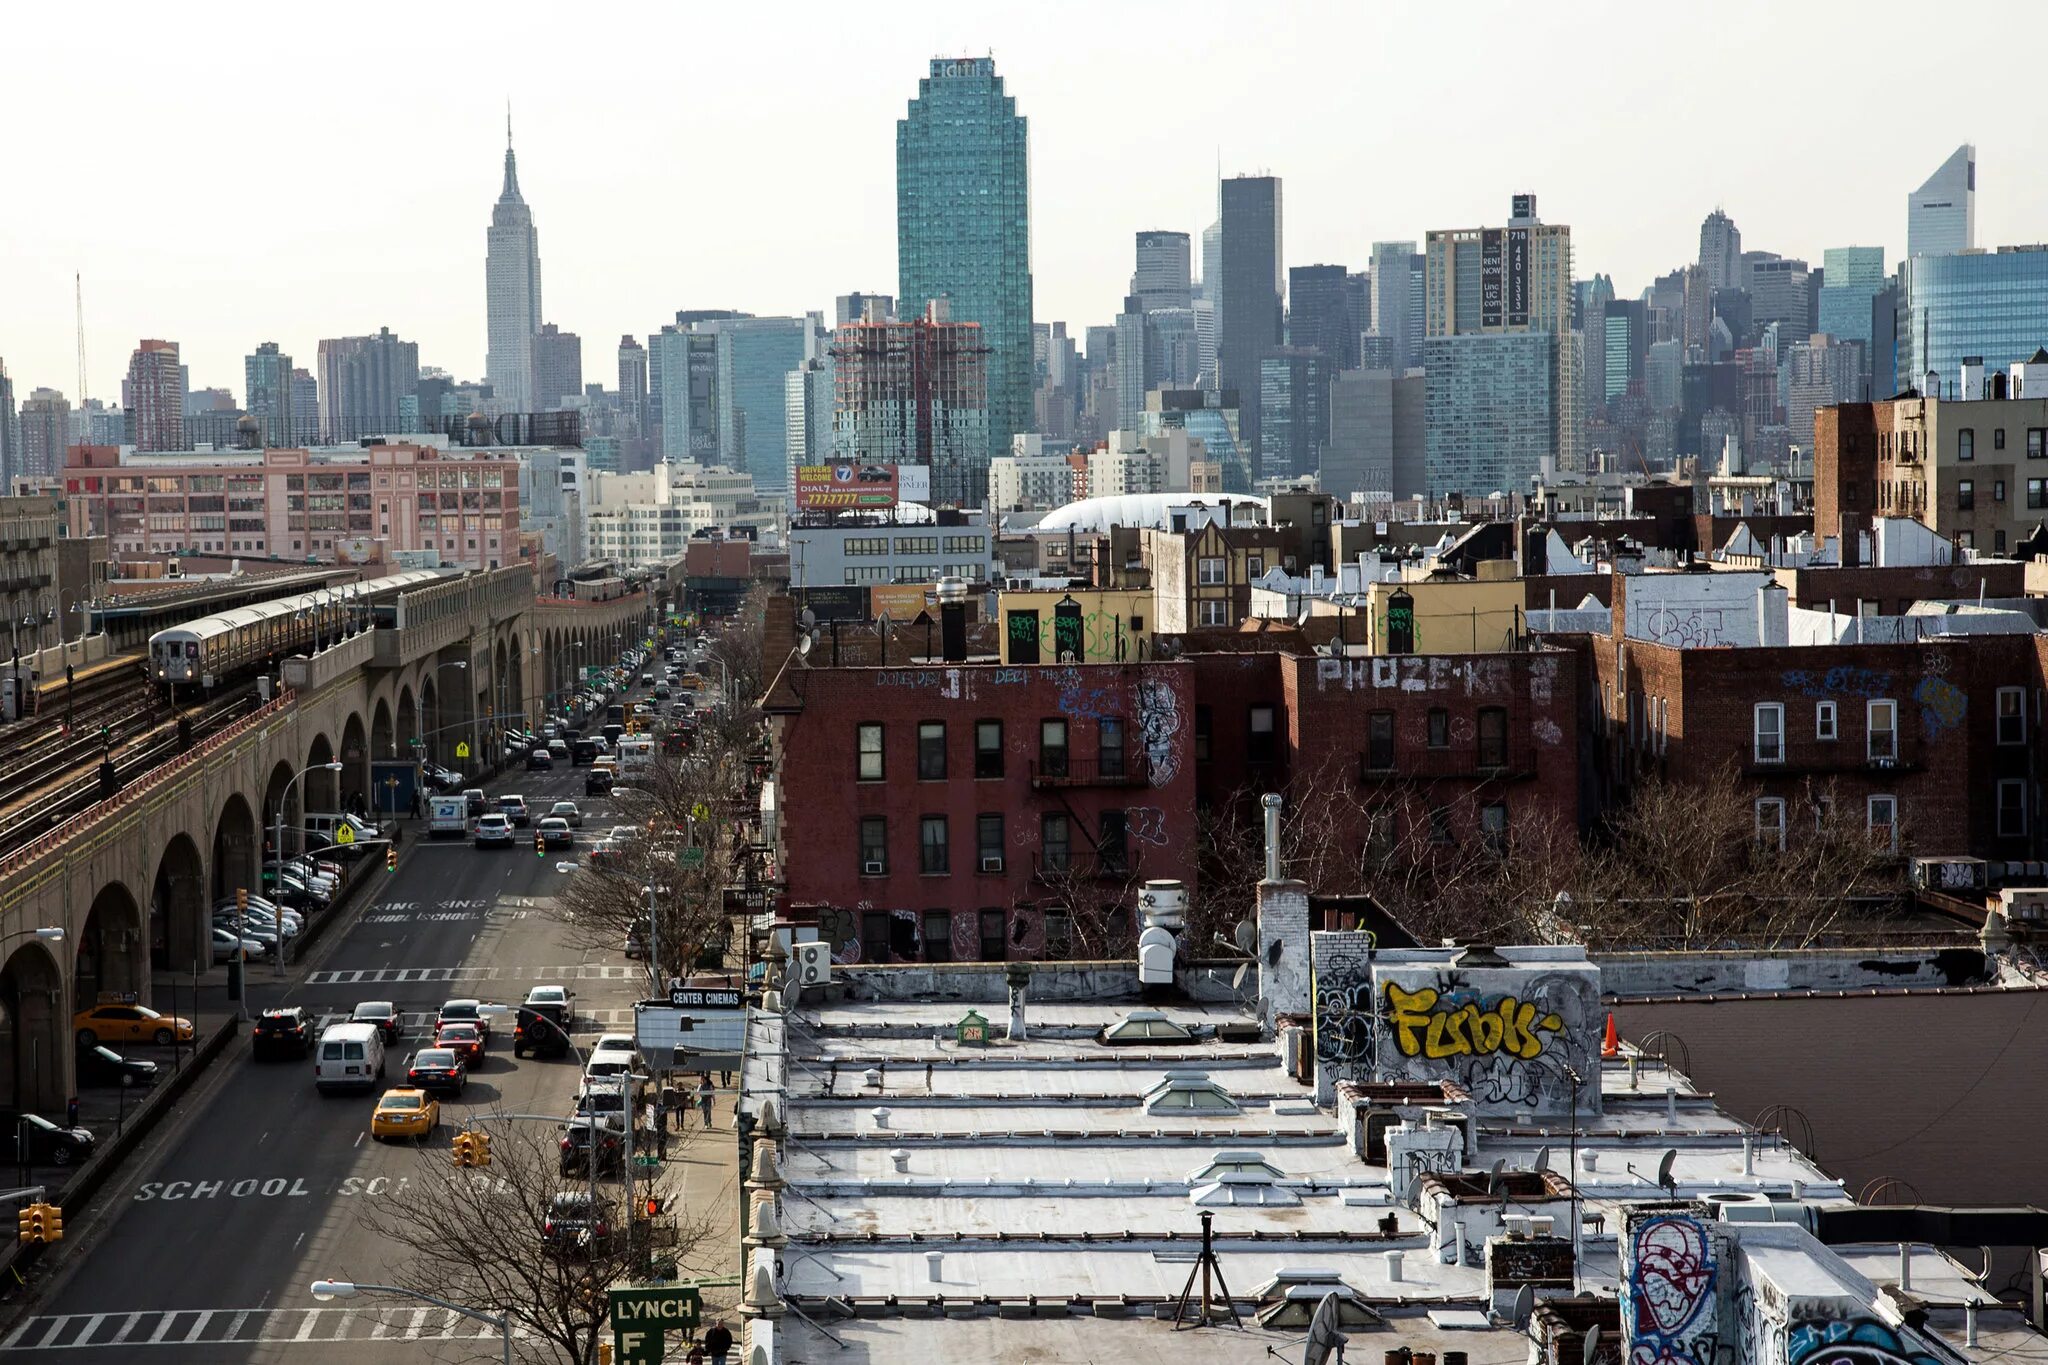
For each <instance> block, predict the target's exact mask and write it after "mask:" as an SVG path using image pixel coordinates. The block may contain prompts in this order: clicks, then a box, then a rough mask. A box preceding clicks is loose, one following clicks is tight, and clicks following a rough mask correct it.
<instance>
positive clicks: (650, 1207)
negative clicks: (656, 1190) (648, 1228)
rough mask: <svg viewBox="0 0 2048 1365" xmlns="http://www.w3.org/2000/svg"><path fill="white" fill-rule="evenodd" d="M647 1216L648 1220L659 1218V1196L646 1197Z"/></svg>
mask: <svg viewBox="0 0 2048 1365" xmlns="http://www.w3.org/2000/svg"><path fill="white" fill-rule="evenodd" d="M647 1216H648V1217H649V1218H659V1217H660V1216H661V1196H660V1195H658V1194H650V1195H648V1196H647Z"/></svg>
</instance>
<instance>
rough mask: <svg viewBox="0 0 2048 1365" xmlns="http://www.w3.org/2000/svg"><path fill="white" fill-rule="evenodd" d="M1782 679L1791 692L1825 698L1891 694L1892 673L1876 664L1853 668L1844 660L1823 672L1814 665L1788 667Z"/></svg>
mask: <svg viewBox="0 0 2048 1365" xmlns="http://www.w3.org/2000/svg"><path fill="white" fill-rule="evenodd" d="M1778 681H1779V683H1780V684H1781V685H1782V686H1783V687H1784V688H1785V690H1786V691H1788V692H1797V693H1798V694H1799V695H1800V696H1802V697H1811V698H1813V699H1814V700H1816V701H1824V700H1826V699H1828V698H1831V697H1853V698H1859V699H1866V700H1867V699H1869V698H1871V697H1891V696H1897V695H1898V694H1897V693H1895V692H1893V691H1892V675H1891V674H1889V673H1887V672H1885V671H1883V670H1882V669H1876V668H1852V667H1850V666H1849V665H1847V664H1843V665H1841V666H1839V667H1836V668H1829V669H1824V670H1821V671H1819V672H1816V671H1814V670H1813V669H1810V668H1788V669H1786V670H1785V671H1784V672H1783V673H1781V674H1779V675H1778Z"/></svg>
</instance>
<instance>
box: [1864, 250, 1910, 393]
mask: <svg viewBox="0 0 2048 1365" xmlns="http://www.w3.org/2000/svg"><path fill="white" fill-rule="evenodd" d="M1904 275H1905V271H1904V270H1903V269H1902V270H1900V272H1899V273H1898V274H1897V275H1894V276H1893V277H1892V278H1891V279H1889V280H1887V281H1885V286H1884V288H1882V289H1880V290H1878V291H1877V293H1876V294H1874V295H1872V296H1871V300H1870V356H1869V359H1870V396H1871V397H1872V398H1873V399H1885V398H1890V397H1893V396H1895V395H1896V394H1897V393H1898V391H1899V390H1900V389H1901V388H1902V387H1904V386H1903V385H1901V384H1900V383H1899V368H1898V363H1899V354H1898V352H1899V281H1900V280H1901V279H1902V278H1903V277H1904Z"/></svg>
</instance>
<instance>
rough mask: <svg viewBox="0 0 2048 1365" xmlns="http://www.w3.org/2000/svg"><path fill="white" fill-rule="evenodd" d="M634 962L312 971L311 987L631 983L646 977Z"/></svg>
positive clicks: (308, 982)
mask: <svg viewBox="0 0 2048 1365" xmlns="http://www.w3.org/2000/svg"><path fill="white" fill-rule="evenodd" d="M646 974H647V973H646V971H645V969H644V968H641V967H638V966H635V965H634V964H632V963H630V962H574V963H570V964H569V965H567V966H561V967H504V968H500V967H365V968H359V969H357V970H354V971H348V970H333V971H320V972H309V973H307V975H306V984H307V985H308V986H382V985H414V984H420V983H425V982H430V981H631V980H633V979H635V978H637V977H644V976H646Z"/></svg>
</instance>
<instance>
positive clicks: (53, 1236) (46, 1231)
mask: <svg viewBox="0 0 2048 1365" xmlns="http://www.w3.org/2000/svg"><path fill="white" fill-rule="evenodd" d="M43 1237H44V1239H45V1240H46V1241H51V1242H61V1241H63V1240H64V1210H62V1209H60V1208H58V1207H57V1206H56V1205H55V1204H45V1205H43Z"/></svg>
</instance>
